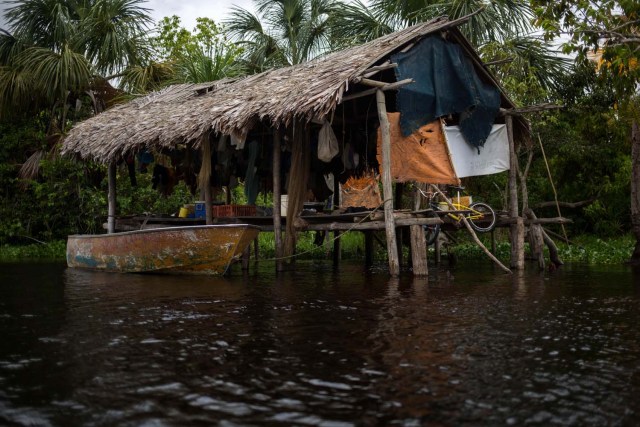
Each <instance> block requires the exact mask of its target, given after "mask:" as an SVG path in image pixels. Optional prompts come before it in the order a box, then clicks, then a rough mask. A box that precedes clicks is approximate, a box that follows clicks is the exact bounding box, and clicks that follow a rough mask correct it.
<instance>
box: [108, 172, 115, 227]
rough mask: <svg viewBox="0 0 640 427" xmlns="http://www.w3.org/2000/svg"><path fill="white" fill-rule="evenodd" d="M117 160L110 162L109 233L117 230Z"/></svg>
mask: <svg viewBox="0 0 640 427" xmlns="http://www.w3.org/2000/svg"><path fill="white" fill-rule="evenodd" d="M116 172H117V170H116V161H115V160H112V161H111V162H110V163H109V172H108V181H109V196H108V202H109V213H108V216H107V233H108V234H112V233H115V232H116Z"/></svg>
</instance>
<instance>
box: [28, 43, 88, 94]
mask: <svg viewBox="0 0 640 427" xmlns="http://www.w3.org/2000/svg"><path fill="white" fill-rule="evenodd" d="M16 64H17V65H18V66H19V67H21V68H23V69H25V70H29V73H30V75H32V76H33V79H34V81H35V82H36V85H37V86H39V89H40V90H41V91H42V93H43V94H45V96H46V97H47V99H49V100H50V101H51V102H53V101H54V100H56V99H61V100H65V99H66V98H67V96H68V93H69V92H81V91H84V90H85V89H86V88H87V87H88V86H89V82H90V80H91V78H92V73H91V65H90V64H89V62H88V61H87V59H86V58H85V57H84V55H82V54H80V53H77V52H74V51H72V50H71V49H70V48H69V47H68V46H65V47H64V48H63V49H62V51H61V52H60V53H56V52H54V51H52V50H50V49H47V48H42V47H31V48H29V49H26V50H25V51H24V52H22V53H21V54H20V55H19V56H18V57H17V58H16Z"/></svg>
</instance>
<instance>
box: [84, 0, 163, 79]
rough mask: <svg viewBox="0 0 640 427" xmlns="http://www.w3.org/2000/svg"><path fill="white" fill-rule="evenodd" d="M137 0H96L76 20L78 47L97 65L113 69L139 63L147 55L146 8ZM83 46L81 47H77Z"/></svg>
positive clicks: (107, 71)
mask: <svg viewBox="0 0 640 427" xmlns="http://www.w3.org/2000/svg"><path fill="white" fill-rule="evenodd" d="M141 3H142V2H141V1H140V0H98V1H97V2H96V3H95V4H94V5H93V6H92V7H91V8H90V9H89V11H88V14H87V16H86V18H84V19H83V20H82V21H81V22H80V23H79V32H78V34H79V35H80V36H79V37H78V38H77V39H76V43H77V45H76V46H77V47H76V48H77V49H83V50H84V51H85V52H86V55H87V58H88V59H89V60H90V61H91V62H92V63H94V65H95V67H96V69H97V70H98V71H100V72H104V73H113V72H116V71H119V70H122V69H124V68H125V67H127V66H128V65H138V64H140V63H141V62H143V60H144V59H145V58H146V57H147V56H148V54H149V46H148V45H147V38H146V37H145V36H146V35H147V32H148V30H149V27H150V25H151V18H150V17H149V15H148V14H147V12H148V9H146V8H144V7H142V6H141ZM80 46H82V47H80Z"/></svg>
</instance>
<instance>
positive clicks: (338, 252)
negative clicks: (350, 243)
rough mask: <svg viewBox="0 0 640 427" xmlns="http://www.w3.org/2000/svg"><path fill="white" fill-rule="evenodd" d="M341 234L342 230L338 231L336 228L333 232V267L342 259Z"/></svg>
mask: <svg viewBox="0 0 640 427" xmlns="http://www.w3.org/2000/svg"><path fill="white" fill-rule="evenodd" d="M341 235H342V232H340V231H337V230H336V231H334V232H333V265H334V267H338V266H339V265H340V261H341V259H342V245H341V244H340V243H341V242H340V236H341Z"/></svg>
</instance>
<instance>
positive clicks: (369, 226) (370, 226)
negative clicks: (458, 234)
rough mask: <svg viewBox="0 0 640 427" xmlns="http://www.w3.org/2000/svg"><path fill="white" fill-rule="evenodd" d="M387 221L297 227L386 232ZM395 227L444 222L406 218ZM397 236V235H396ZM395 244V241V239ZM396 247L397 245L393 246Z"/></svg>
mask: <svg viewBox="0 0 640 427" xmlns="http://www.w3.org/2000/svg"><path fill="white" fill-rule="evenodd" d="M385 224H386V221H366V222H362V223H359V224H354V223H348V222H329V223H322V224H318V223H315V224H305V225H301V226H299V227H296V230H298V231H323V230H326V231H335V230H342V231H363V230H385V229H386V225H385ZM394 224H395V227H408V226H411V225H432V224H442V221H441V220H440V219H438V218H405V219H399V220H397V221H394ZM394 234H395V233H394ZM394 243H395V239H394ZM393 246H394V247H396V245H395V244H394V245H393Z"/></svg>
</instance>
